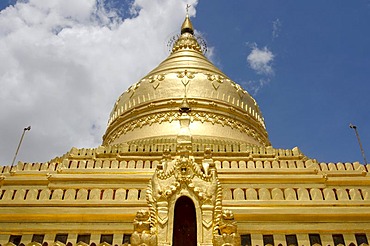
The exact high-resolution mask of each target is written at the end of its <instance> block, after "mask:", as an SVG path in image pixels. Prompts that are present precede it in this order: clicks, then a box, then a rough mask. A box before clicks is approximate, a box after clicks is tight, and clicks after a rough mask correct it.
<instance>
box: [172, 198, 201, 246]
mask: <svg viewBox="0 0 370 246" xmlns="http://www.w3.org/2000/svg"><path fill="white" fill-rule="evenodd" d="M196 223H197V221H196V213H195V206H194V203H193V201H192V200H191V199H190V198H189V197H187V196H182V197H180V198H179V199H177V201H176V204H175V214H174V225H173V238H172V245H173V246H196V245H197V224H196Z"/></svg>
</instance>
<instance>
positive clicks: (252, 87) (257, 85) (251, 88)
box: [246, 78, 270, 95]
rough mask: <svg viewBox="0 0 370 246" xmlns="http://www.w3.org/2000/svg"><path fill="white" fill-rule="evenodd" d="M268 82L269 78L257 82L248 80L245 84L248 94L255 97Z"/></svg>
mask: <svg viewBox="0 0 370 246" xmlns="http://www.w3.org/2000/svg"><path fill="white" fill-rule="evenodd" d="M269 82H270V78H263V79H259V80H257V81H256V80H250V81H248V82H246V86H247V87H248V92H249V93H250V94H252V95H257V93H258V92H259V91H260V90H261V89H262V87H264V86H265V85H266V84H268V83H269Z"/></svg>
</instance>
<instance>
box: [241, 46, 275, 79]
mask: <svg viewBox="0 0 370 246" xmlns="http://www.w3.org/2000/svg"><path fill="white" fill-rule="evenodd" d="M273 60H274V54H272V52H271V51H270V50H269V49H268V48H267V47H264V48H262V49H259V48H258V47H257V45H256V44H254V45H252V51H251V53H250V54H249V55H248V56H247V61H248V64H249V66H250V67H251V68H252V69H253V70H254V71H256V72H257V73H258V74H263V75H273V74H274V70H273V69H272V66H271V63H272V61H273Z"/></svg>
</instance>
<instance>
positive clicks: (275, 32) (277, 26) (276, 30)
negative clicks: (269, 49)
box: [272, 19, 282, 39]
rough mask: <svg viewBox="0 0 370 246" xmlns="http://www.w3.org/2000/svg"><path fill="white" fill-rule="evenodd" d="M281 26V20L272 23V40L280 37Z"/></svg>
mask: <svg viewBox="0 0 370 246" xmlns="http://www.w3.org/2000/svg"><path fill="white" fill-rule="evenodd" d="M281 26H282V24H281V21H280V20H279V19H276V20H274V21H273V22H272V39H275V38H277V37H279V34H280V30H281Z"/></svg>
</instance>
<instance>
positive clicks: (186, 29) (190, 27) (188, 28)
mask: <svg viewBox="0 0 370 246" xmlns="http://www.w3.org/2000/svg"><path fill="white" fill-rule="evenodd" d="M190 6H191V5H189V4H186V17H185V20H184V23H182V26H181V34H184V33H186V32H187V33H190V34H194V29H193V25H192V24H191V21H190V18H189V8H190Z"/></svg>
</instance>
